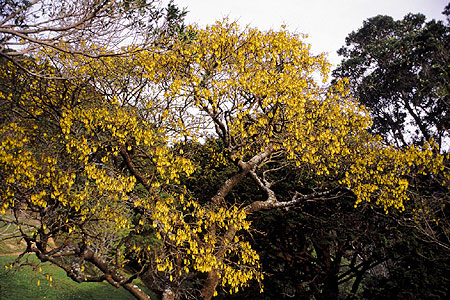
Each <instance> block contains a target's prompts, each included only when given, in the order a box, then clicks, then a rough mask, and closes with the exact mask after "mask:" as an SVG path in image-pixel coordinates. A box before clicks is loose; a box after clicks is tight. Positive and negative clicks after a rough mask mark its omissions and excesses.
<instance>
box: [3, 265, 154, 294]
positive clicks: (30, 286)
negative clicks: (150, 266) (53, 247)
mask: <svg viewBox="0 0 450 300" xmlns="http://www.w3.org/2000/svg"><path fill="white" fill-rule="evenodd" d="M14 259H15V257H14V256H4V257H0V268H1V269H0V299H1V300H22V299H23V300H25V299H26V300H28V299H45V300H78V299H83V300H102V299H108V300H110V299H111V300H128V299H129V300H133V299H135V298H134V297H133V296H132V295H131V294H130V293H129V292H128V291H126V290H125V289H124V288H123V287H120V288H115V287H113V286H111V285H110V284H108V283H106V282H100V283H93V282H85V283H76V282H74V281H72V280H71V279H70V278H68V277H67V276H66V274H65V273H64V271H62V270H61V269H59V268H57V267H55V266H52V265H51V264H48V263H45V264H41V265H40V266H41V267H42V273H40V272H38V271H33V270H32V268H31V267H28V266H25V267H22V268H21V269H20V270H14V269H13V270H10V269H6V268H5V267H4V266H5V265H9V264H10V263H11V262H12V261H14ZM33 259H34V258H30V260H33ZM44 274H52V283H50V281H49V280H47V277H46V275H44ZM38 281H39V286H38ZM153 299H156V298H155V297H153Z"/></svg>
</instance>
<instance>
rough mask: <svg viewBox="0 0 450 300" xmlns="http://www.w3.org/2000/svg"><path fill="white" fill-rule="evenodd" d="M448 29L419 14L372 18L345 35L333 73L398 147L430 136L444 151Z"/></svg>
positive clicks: (449, 100)
mask: <svg viewBox="0 0 450 300" xmlns="http://www.w3.org/2000/svg"><path fill="white" fill-rule="evenodd" d="M449 28H450V27H449V26H448V24H444V23H443V22H442V21H435V20H432V21H428V22H427V21H426V19H425V16H424V15H422V14H408V15H406V16H405V17H404V18H403V20H397V21H396V20H394V19H393V18H392V17H389V16H381V15H380V16H376V17H373V18H370V19H368V20H366V21H364V24H363V27H362V28H360V29H359V30H358V31H354V32H352V33H351V34H349V36H348V37H347V39H346V46H344V47H342V48H341V49H340V50H339V51H338V53H339V54H340V55H342V56H343V58H344V60H343V61H342V64H341V65H340V66H339V67H338V68H337V69H336V70H335V71H334V72H333V74H334V75H335V76H336V77H347V78H349V80H350V83H351V86H352V91H353V92H352V93H353V95H354V96H355V97H357V98H358V99H359V101H360V102H361V103H362V104H363V105H365V106H366V107H367V108H368V109H369V110H370V112H371V115H372V118H373V121H374V124H373V130H374V132H376V133H379V134H381V135H383V136H385V137H386V138H389V139H390V140H391V141H392V142H394V143H395V144H397V145H398V146H401V147H404V146H407V145H410V144H412V143H415V144H421V143H424V142H425V141H428V140H430V139H431V138H433V139H434V140H435V141H436V143H437V145H439V146H440V147H441V148H442V147H444V148H445V149H447V150H448V147H449V145H450V144H449V140H450V137H449V133H448V132H449V131H448V130H449V128H448V124H449V123H450V119H449V118H450V117H449V115H450V114H449V107H450V96H449V90H448V86H449V74H450V70H449V65H450V64H449V57H450V55H449V49H450V31H449V30H450V29H449Z"/></svg>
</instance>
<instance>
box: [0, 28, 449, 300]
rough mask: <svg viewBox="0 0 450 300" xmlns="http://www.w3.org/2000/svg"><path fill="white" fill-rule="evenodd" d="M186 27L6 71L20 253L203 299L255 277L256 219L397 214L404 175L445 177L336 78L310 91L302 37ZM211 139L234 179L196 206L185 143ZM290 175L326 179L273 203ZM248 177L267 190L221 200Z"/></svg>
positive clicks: (322, 69)
mask: <svg viewBox="0 0 450 300" xmlns="http://www.w3.org/2000/svg"><path fill="white" fill-rule="evenodd" d="M186 30H187V32H189V33H190V34H189V36H188V37H187V38H186V36H185V35H183V34H182V33H177V34H174V35H173V36H172V38H170V39H168V40H167V41H166V42H165V43H156V44H154V45H153V46H148V47H146V48H145V49H139V47H136V48H133V46H131V48H133V50H134V51H130V52H129V54H128V55H119V56H111V55H108V56H105V57H101V58H100V57H90V56H88V55H81V54H80V55H77V54H76V53H75V54H74V53H67V52H65V51H60V50H59V49H54V48H52V47H49V48H44V49H43V50H42V52H43V53H44V54H45V55H40V52H37V53H36V54H34V55H33V56H32V57H30V58H29V59H27V62H28V63H29V64H30V67H29V69H32V70H33V72H32V73H39V72H40V70H41V69H42V68H45V71H46V73H47V74H52V72H56V70H57V69H56V68H55V67H54V66H52V65H51V62H53V61H56V62H57V63H56V64H55V65H57V66H65V72H66V74H69V75H70V76H69V78H70V80H65V81H58V80H56V79H54V78H52V77H56V76H47V77H49V78H47V79H46V80H37V79H36V77H33V76H31V77H30V76H29V72H25V71H24V70H22V69H21V68H18V67H15V65H14V64H13V63H12V62H11V61H10V62H5V63H3V64H2V67H3V70H2V73H3V74H6V76H7V80H9V81H11V82H16V85H17V87H18V90H19V91H20V92H19V93H15V92H14V93H13V92H11V91H9V90H8V89H5V90H2V94H1V95H0V96H1V101H2V102H3V103H5V105H7V106H9V107H12V108H13V109H12V110H11V111H12V113H11V114H9V115H8V116H7V117H5V118H4V119H3V120H2V124H1V128H0V132H1V146H0V161H1V169H0V174H1V177H2V185H1V189H0V191H1V193H2V197H1V199H2V200H1V201H2V203H1V205H2V211H3V213H13V214H14V216H15V221H14V222H16V224H17V225H19V226H20V228H21V235H22V237H23V238H24V240H25V241H26V242H27V249H26V250H25V251H24V254H25V253H28V252H31V253H35V254H36V255H37V257H38V258H39V259H40V260H41V261H50V262H52V263H54V264H56V265H58V266H59V267H61V268H63V269H64V270H65V271H66V272H67V274H68V276H70V277H71V278H72V279H74V280H76V281H79V282H82V281H103V280H106V281H108V282H109V283H111V284H112V285H114V286H121V285H123V286H124V287H125V288H127V289H128V290H130V292H132V293H133V295H135V296H136V297H137V298H139V299H146V297H147V296H146V295H145V293H144V292H143V291H142V290H140V289H139V288H137V287H136V286H135V285H134V284H133V283H132V282H133V280H134V279H135V278H136V277H138V276H141V275H142V274H145V273H146V274H148V273H149V272H150V276H149V278H151V280H148V282H149V284H151V285H152V288H154V289H155V290H158V291H160V292H161V293H162V296H163V298H164V299H171V298H182V297H184V298H188V297H199V296H200V294H201V296H203V297H204V298H205V299H211V298H212V297H213V296H214V295H215V294H216V293H217V289H218V288H223V289H224V290H225V291H226V292H229V293H234V292H237V291H239V290H240V289H242V288H243V287H245V286H247V285H248V284H249V283H250V282H251V281H252V280H256V281H259V282H261V281H262V279H263V274H262V272H261V268H260V258H259V255H258V254H257V253H256V251H255V250H254V249H252V246H251V244H250V242H249V240H248V234H247V233H248V232H249V231H250V230H251V222H250V219H249V218H248V216H249V215H252V218H253V219H254V218H257V216H258V213H259V212H260V211H262V210H271V209H272V210H273V209H281V208H288V207H293V206H297V205H299V204H301V203H303V202H306V201H315V200H319V199H320V200H327V199H333V198H336V197H339V196H341V195H344V194H350V195H353V196H354V197H355V199H356V200H355V201H356V202H355V205H357V204H358V203H361V202H363V201H365V202H371V201H373V202H375V203H376V204H378V205H380V206H381V207H382V208H384V210H385V211H386V212H388V211H389V210H392V209H399V210H403V209H404V203H405V201H407V200H408V195H407V194H406V189H407V187H408V184H409V183H408V177H407V175H408V174H411V173H413V172H412V171H415V172H416V171H417V172H419V173H425V172H431V173H433V174H441V173H442V174H443V176H445V178H446V180H447V181H446V182H444V184H448V178H449V174H448V169H446V168H445V166H444V165H443V163H442V161H443V159H444V158H443V156H442V155H440V154H438V153H436V152H435V151H433V147H434V144H433V142H431V141H430V143H427V144H424V146H423V147H420V148H419V147H410V148H407V149H396V148H395V147H394V146H392V145H389V144H388V143H386V142H383V140H382V139H381V138H380V137H377V136H375V135H372V134H370V133H369V132H368V130H367V129H368V128H369V127H370V125H371V119H370V117H369V116H368V113H367V111H365V110H364V108H362V107H361V106H360V105H359V104H358V102H357V101H356V100H355V99H354V98H352V96H351V94H350V93H349V91H348V89H347V87H346V82H345V81H339V82H337V83H336V84H335V85H333V86H330V87H323V86H322V85H321V83H320V82H318V79H317V78H319V77H321V78H322V79H323V81H324V82H325V81H326V79H327V74H328V71H329V70H328V68H329V64H328V63H327V61H326V59H325V58H324V56H323V55H317V56H316V55H313V54H312V53H311V52H310V50H309V46H308V45H307V44H305V43H304V42H303V41H302V36H300V35H297V34H292V33H289V32H288V31H287V30H285V29H281V30H280V31H268V32H261V31H259V30H257V29H251V28H245V29H240V28H239V26H238V25H237V24H236V23H230V22H228V21H223V22H218V23H216V24H215V25H213V26H208V27H206V28H205V29H200V28H197V27H195V26H192V27H189V28H186ZM137 50H139V51H137ZM49 57H51V58H52V61H49V60H48V58H49ZM111 70H114V72H111ZM16 78H17V79H16ZM25 81H27V82H28V83H27V84H26V85H23V82H25ZM211 137H213V138H215V139H217V140H219V141H220V147H209V148H205V150H204V152H202V154H204V155H207V156H208V159H209V161H211V163H214V164H217V166H218V167H219V168H220V167H223V168H224V169H226V170H227V171H226V172H224V175H226V179H225V180H224V181H221V182H219V183H218V184H217V187H216V188H215V189H214V191H213V193H212V196H211V197H209V198H208V199H207V201H205V199H204V198H202V199H198V196H197V195H198V193H194V192H193V191H190V189H189V186H188V185H185V184H183V181H184V180H185V179H186V178H189V177H190V176H192V174H193V172H194V171H195V167H196V164H195V161H193V160H191V159H189V158H190V157H191V156H192V155H193V154H192V153H190V152H189V149H190V148H189V147H188V146H189V145H192V144H202V143H205V142H206V141H207V140H209V139H210V138H211ZM194 149H195V147H194ZM289 168H292V169H295V170H296V171H297V172H299V173H308V174H310V175H311V176H319V177H320V176H322V177H324V178H333V180H334V181H333V182H334V183H333V184H331V185H323V184H321V182H320V181H317V182H316V184H315V185H314V186H313V187H310V188H309V189H302V186H303V184H304V183H303V182H302V180H300V179H299V180H297V181H296V182H295V185H294V186H293V187H292V189H290V190H289V191H288V192H287V193H282V194H280V190H278V189H277V185H278V184H279V181H280V178H283V177H282V175H283V174H284V175H287V176H289V173H286V172H285V171H286V170H287V169H289ZM228 170H230V171H228ZM244 180H249V182H252V184H253V188H254V189H255V190H258V191H259V192H260V193H261V195H262V196H261V197H260V198H258V199H254V198H252V197H242V198H240V197H234V199H233V198H230V197H231V196H232V195H233V194H232V191H233V190H235V189H236V187H237V186H238V185H239V184H240V183H242V182H243V181H244ZM30 220H33V222H30ZM142 233H145V234H146V237H147V238H142V237H143V235H141V234H142ZM51 239H52V240H54V241H55V242H54V244H52V243H50V242H49V241H50V240H51ZM130 258H132V259H133V260H134V262H135V264H134V268H126V264H127V260H128V259H130ZM68 262H70V263H68ZM261 288H263V287H262V286H261Z"/></svg>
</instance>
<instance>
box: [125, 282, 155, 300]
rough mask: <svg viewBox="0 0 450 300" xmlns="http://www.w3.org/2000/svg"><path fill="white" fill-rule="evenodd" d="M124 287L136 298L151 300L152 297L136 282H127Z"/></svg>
mask: <svg viewBox="0 0 450 300" xmlns="http://www.w3.org/2000/svg"><path fill="white" fill-rule="evenodd" d="M123 287H124V288H125V289H126V290H127V291H129V292H130V293H131V294H133V296H134V297H135V298H136V299H139V300H151V298H150V297H149V296H148V295H147V294H146V293H145V292H144V291H143V290H141V289H140V288H139V287H138V286H137V285H135V284H134V283H126V284H124V285H123Z"/></svg>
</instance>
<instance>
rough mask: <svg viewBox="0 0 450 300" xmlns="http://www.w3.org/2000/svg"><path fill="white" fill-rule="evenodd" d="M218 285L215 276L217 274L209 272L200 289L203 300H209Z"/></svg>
mask: <svg viewBox="0 0 450 300" xmlns="http://www.w3.org/2000/svg"><path fill="white" fill-rule="evenodd" d="M218 284H219V276H218V275H217V272H215V271H210V272H209V273H208V278H207V279H206V282H205V283H204V285H203V288H202V296H203V299H204V300H211V298H212V297H213V296H214V291H215V290H216V287H217V285H218Z"/></svg>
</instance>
